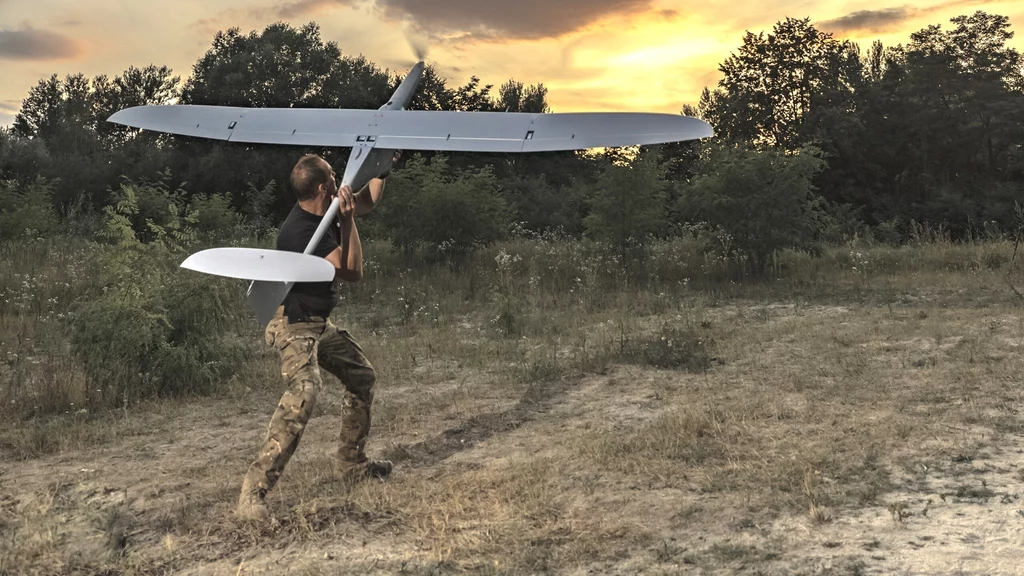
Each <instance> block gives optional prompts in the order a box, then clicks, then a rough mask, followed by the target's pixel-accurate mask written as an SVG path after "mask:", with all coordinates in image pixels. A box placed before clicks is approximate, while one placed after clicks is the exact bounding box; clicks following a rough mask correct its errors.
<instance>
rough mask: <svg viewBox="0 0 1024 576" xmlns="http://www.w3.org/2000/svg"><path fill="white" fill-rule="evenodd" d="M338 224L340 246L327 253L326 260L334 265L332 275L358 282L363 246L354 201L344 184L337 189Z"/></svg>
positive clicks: (360, 274)
mask: <svg viewBox="0 0 1024 576" xmlns="http://www.w3.org/2000/svg"><path fill="white" fill-rule="evenodd" d="M338 200H339V204H338V224H339V228H340V230H339V231H340V240H341V246H339V247H338V248H335V249H334V251H333V252H331V253H330V254H328V255H327V261H328V262H330V263H331V264H333V265H334V269H335V274H334V277H335V278H338V279H340V280H344V281H346V282H359V281H360V280H362V278H363V246H362V243H361V242H360V241H359V230H358V229H356V220H355V211H356V210H355V208H356V201H355V197H354V196H353V195H352V189H351V188H349V187H348V186H345V187H343V188H341V189H339V190H338Z"/></svg>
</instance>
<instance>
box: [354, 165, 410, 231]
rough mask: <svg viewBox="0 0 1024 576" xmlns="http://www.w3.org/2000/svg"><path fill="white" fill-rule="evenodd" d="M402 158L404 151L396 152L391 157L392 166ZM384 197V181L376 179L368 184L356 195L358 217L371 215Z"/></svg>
mask: <svg viewBox="0 0 1024 576" xmlns="http://www.w3.org/2000/svg"><path fill="white" fill-rule="evenodd" d="M401 157H402V151H401V150H396V151H395V154H394V156H392V157H391V164H392V166H393V165H394V164H395V163H396V162H398V159H399V158H401ZM382 196H384V179H383V178H374V179H372V180H370V181H369V183H367V184H366V187H365V188H363V189H362V190H360V191H359V193H358V194H356V195H355V198H356V215H357V216H362V215H363V214H369V213H370V212H371V211H372V210H373V208H374V207H375V206H377V202H380V199H381V197H382Z"/></svg>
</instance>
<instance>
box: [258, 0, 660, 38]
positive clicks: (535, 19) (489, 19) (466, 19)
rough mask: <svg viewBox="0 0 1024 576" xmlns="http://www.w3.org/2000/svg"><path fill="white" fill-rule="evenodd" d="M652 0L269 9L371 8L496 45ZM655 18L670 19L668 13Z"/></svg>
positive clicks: (284, 6) (312, 0)
mask: <svg viewBox="0 0 1024 576" xmlns="http://www.w3.org/2000/svg"><path fill="white" fill-rule="evenodd" d="M652 2H653V0H519V1H518V2H516V1H513V0H292V1H289V2H284V3H279V4H277V5H276V6H275V7H274V8H273V9H272V10H273V12H274V13H275V14H276V15H277V16H278V17H280V18H296V17H299V16H303V15H305V14H309V13H312V12H315V11H317V10H320V9H323V8H326V7H329V6H353V5H357V4H362V5H367V6H371V7H373V8H376V9H377V10H378V11H380V12H381V13H382V14H383V15H384V17H385V18H386V19H388V20H392V21H401V22H406V23H408V24H410V25H412V27H413V28H415V29H417V30H420V31H422V32H425V33H427V34H429V35H431V36H433V37H435V38H437V37H439V36H444V37H447V39H448V40H449V41H450V40H451V38H450V36H451V35H456V36H458V37H460V38H461V39H474V40H496V39H499V38H500V39H528V40H535V39H538V38H553V37H558V36H561V35H563V34H567V33H570V32H574V31H576V30H579V29H580V28H583V27H584V26H587V25H588V24H591V23H593V22H595V21H597V20H599V19H601V18H603V17H605V16H609V15H614V14H631V13H642V12H647V11H648V10H649V9H650V7H651V4H652ZM661 15H662V16H664V17H666V18H673V17H675V16H676V15H677V13H676V12H675V11H674V10H663V11H661Z"/></svg>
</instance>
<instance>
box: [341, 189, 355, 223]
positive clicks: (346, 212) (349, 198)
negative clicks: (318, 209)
mask: <svg viewBox="0 0 1024 576" xmlns="http://www.w3.org/2000/svg"><path fill="white" fill-rule="evenodd" d="M355 214H356V198H355V195H354V194H352V187H351V186H349V185H348V184H346V185H344V186H342V187H341V188H338V217H339V218H341V219H343V220H351V219H352V217H353V216H355Z"/></svg>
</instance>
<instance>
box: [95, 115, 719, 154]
mask: <svg viewBox="0 0 1024 576" xmlns="http://www.w3.org/2000/svg"><path fill="white" fill-rule="evenodd" d="M109 120H110V121H111V122H115V123H118V124H124V125H127V126H132V127H135V128H143V129H146V130H153V131H157V132H169V133H171V134H181V135H184V136H196V137H200V138H212V139H215V140H227V141H231V142H246V143H258V144H292V145H300V146H326V147H352V146H356V145H358V144H359V143H360V142H373V143H374V146H375V147H376V148H385V149H398V150H436V151H450V152H546V151H553V150H582V149H585V148H597V147H615V146H632V145H638V144H662V143H665V142H679V141H683V140H696V139H699V138H707V137H710V136H713V135H714V132H713V130H712V129H711V126H710V125H709V124H708V123H707V122H704V121H703V120H698V119H696V118H691V117H688V116H681V115H677V114H651V113H630V112H580V113H565V114H526V113H502V112H440V111H419V110H334V109H319V108H233V107H225V106H186V105H179V106H138V107H135V108H127V109H125V110H121V111H120V112H117V113H115V114H114V115H113V116H111V117H110V119H109Z"/></svg>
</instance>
